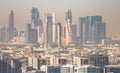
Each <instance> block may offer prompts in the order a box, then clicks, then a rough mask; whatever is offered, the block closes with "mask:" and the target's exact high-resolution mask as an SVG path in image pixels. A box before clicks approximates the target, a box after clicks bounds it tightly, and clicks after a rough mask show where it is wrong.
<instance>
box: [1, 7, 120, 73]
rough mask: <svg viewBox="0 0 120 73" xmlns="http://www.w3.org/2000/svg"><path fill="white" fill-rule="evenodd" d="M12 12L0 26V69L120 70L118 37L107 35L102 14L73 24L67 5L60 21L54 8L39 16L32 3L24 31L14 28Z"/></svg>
mask: <svg viewBox="0 0 120 73" xmlns="http://www.w3.org/2000/svg"><path fill="white" fill-rule="evenodd" d="M14 13H15V12H14V11H13V10H12V11H10V14H9V25H8V27H6V26H2V27H0V73H120V37H119V36H114V35H112V36H107V34H106V23H105V22H104V21H103V20H102V16H85V17H79V18H78V20H79V24H75V23H73V22H72V16H73V15H72V10H71V9H67V11H66V14H65V15H66V16H65V17H66V18H65V23H63V22H56V13H55V12H53V13H46V14H45V15H43V17H44V19H41V18H40V14H39V11H38V9H37V8H35V7H33V8H32V10H31V22H28V24H27V25H26V31H23V30H17V29H16V28H15V26H14Z"/></svg>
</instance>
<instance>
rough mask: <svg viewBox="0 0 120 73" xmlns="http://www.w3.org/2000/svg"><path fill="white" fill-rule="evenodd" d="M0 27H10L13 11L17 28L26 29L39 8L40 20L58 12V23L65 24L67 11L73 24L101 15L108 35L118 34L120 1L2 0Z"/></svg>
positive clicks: (0, 1)
mask: <svg viewBox="0 0 120 73" xmlns="http://www.w3.org/2000/svg"><path fill="white" fill-rule="evenodd" d="M0 5H1V6H0V25H1V26H4V25H8V24H9V20H8V15H9V12H10V11H11V10H13V11H14V13H15V26H16V28H18V29H21V28H22V29H25V28H26V24H27V23H29V22H30V21H31V17H30V16H31V12H30V10H31V9H32V8H33V7H36V8H38V10H39V12H40V18H41V19H43V17H44V14H45V13H46V12H48V13H49V12H50V13H51V12H56V17H57V18H56V21H60V22H62V23H63V24H64V22H65V12H66V9H69V8H70V9H71V11H72V15H73V23H76V24H78V18H79V17H82V16H93V15H101V16H102V17H103V22H105V23H106V25H107V30H106V31H107V34H112V35H114V34H118V35H120V32H119V27H120V25H119V24H120V21H119V19H120V14H119V13H120V0H0Z"/></svg>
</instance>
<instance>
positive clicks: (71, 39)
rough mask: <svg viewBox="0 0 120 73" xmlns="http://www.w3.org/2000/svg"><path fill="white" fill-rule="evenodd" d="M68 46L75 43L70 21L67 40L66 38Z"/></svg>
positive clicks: (67, 26) (68, 22)
mask: <svg viewBox="0 0 120 73" xmlns="http://www.w3.org/2000/svg"><path fill="white" fill-rule="evenodd" d="M65 39H66V40H65V42H66V45H69V44H72V43H73V38H72V31H71V26H70V21H69V20H68V21H67V24H66V38H65Z"/></svg>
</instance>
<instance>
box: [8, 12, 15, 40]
mask: <svg viewBox="0 0 120 73" xmlns="http://www.w3.org/2000/svg"><path fill="white" fill-rule="evenodd" d="M8 32H9V40H11V39H13V37H14V12H13V11H11V12H10V15H9V27H8Z"/></svg>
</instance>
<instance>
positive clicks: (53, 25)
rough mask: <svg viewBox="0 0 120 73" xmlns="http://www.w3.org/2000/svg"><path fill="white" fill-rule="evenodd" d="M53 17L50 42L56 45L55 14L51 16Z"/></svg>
mask: <svg viewBox="0 0 120 73" xmlns="http://www.w3.org/2000/svg"><path fill="white" fill-rule="evenodd" d="M52 17H53V22H52V23H53V24H52V28H53V29H52V42H53V43H56V42H57V25H56V22H55V20H56V18H55V12H54V13H53V14H52Z"/></svg>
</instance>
